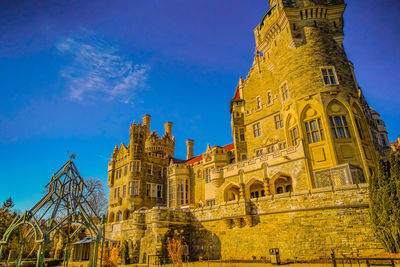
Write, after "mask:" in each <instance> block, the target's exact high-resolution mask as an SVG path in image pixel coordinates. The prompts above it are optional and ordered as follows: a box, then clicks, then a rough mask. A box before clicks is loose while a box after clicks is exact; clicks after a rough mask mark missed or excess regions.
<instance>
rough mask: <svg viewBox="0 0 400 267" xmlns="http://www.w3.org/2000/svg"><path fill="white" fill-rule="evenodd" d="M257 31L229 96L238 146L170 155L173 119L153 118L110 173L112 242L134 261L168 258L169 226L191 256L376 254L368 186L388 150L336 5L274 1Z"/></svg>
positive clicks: (331, 0)
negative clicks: (273, 251) (155, 124)
mask: <svg viewBox="0 0 400 267" xmlns="http://www.w3.org/2000/svg"><path fill="white" fill-rule="evenodd" d="M269 4H270V9H269V10H268V11H267V13H266V14H265V16H264V17H263V18H262V20H261V22H260V24H259V25H258V26H257V27H256V28H255V30H254V34H255V40H256V48H255V51H256V53H255V57H254V61H253V65H252V67H251V69H250V71H249V73H248V75H247V77H246V78H245V79H242V78H240V79H239V83H238V86H237V89H236V91H235V94H234V97H233V99H232V100H231V105H230V112H231V115H232V119H231V125H232V129H231V130H232V136H233V143H232V144H228V145H225V146H215V147H210V146H208V147H207V149H206V151H205V152H204V153H203V154H201V155H198V156H194V155H193V146H194V141H193V140H190V139H188V140H187V141H186V144H187V158H186V159H185V160H183V159H176V158H173V155H174V145H175V138H174V137H173V136H172V123H170V122H167V123H166V124H165V133H164V135H163V136H162V137H159V136H158V135H157V133H155V132H151V131H150V116H149V115H145V116H144V117H143V123H142V124H141V123H138V124H135V123H133V124H132V125H131V128H130V143H129V144H128V145H127V146H125V145H124V144H121V145H120V146H119V147H116V148H115V149H114V152H113V154H112V160H111V162H110V163H109V168H108V172H109V174H108V186H109V187H110V200H109V206H108V213H107V219H108V224H107V226H106V234H107V238H110V239H113V240H121V241H123V242H127V244H128V245H129V248H130V249H129V253H130V256H131V257H132V258H134V259H136V261H143V260H144V258H145V255H151V254H160V253H166V252H165V246H166V238H167V237H168V236H171V235H172V233H173V232H174V230H181V231H182V232H183V235H184V236H185V239H184V240H186V241H185V242H186V244H187V246H188V249H189V255H190V257H191V258H192V259H198V258H199V257H202V258H209V259H251V258H253V257H256V258H260V257H265V256H267V254H268V249H269V248H273V247H277V248H280V249H281V255H282V257H283V258H286V259H294V258H297V259H318V258H320V257H324V256H327V255H328V253H327V251H329V250H330V249H331V248H333V249H335V250H337V251H340V252H342V253H359V254H361V255H371V254H373V253H374V252H376V251H378V250H379V249H380V246H379V244H377V242H376V241H375V239H374V237H373V235H372V232H371V231H370V229H369V227H368V186H367V183H368V180H369V179H370V177H371V176H372V175H374V173H376V171H377V169H376V168H377V167H376V166H377V159H378V157H379V155H382V156H386V155H388V153H389V152H390V150H391V148H390V146H389V142H388V139H387V131H386V128H385V124H384V123H383V121H382V120H380V118H379V114H378V113H377V112H375V111H374V110H373V109H372V108H371V107H369V105H368V103H367V102H366V100H365V98H364V96H363V94H362V91H361V88H360V87H359V85H358V83H357V81H356V78H355V75H354V71H353V65H352V63H351V62H350V61H349V60H348V59H347V56H346V53H345V51H344V48H343V45H342V41H343V37H344V35H343V12H344V10H345V7H346V5H345V3H344V1H343V0H271V1H270V3H269Z"/></svg>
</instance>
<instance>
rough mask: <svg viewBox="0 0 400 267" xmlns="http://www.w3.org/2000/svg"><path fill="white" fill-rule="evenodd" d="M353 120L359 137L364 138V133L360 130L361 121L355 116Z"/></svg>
mask: <svg viewBox="0 0 400 267" xmlns="http://www.w3.org/2000/svg"><path fill="white" fill-rule="evenodd" d="M355 121H356V126H357V131H358V134H359V135H360V138H361V139H364V135H363V132H362V130H361V121H360V119H359V118H357V117H356V118H355Z"/></svg>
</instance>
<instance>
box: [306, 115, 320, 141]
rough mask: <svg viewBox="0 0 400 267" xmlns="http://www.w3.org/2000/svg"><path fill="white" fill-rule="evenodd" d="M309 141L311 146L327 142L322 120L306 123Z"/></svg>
mask: <svg viewBox="0 0 400 267" xmlns="http://www.w3.org/2000/svg"><path fill="white" fill-rule="evenodd" d="M305 126H306V133H307V140H308V143H309V144H312V143H317V142H320V141H323V140H325V134H324V129H323V127H322V122H321V119H319V118H318V119H314V120H310V121H307V122H305Z"/></svg>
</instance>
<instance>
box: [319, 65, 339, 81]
mask: <svg viewBox="0 0 400 267" xmlns="http://www.w3.org/2000/svg"><path fill="white" fill-rule="evenodd" d="M321 73H322V78H323V80H324V84H325V85H336V84H338V81H337V78H336V72H335V69H334V68H333V67H324V68H321Z"/></svg>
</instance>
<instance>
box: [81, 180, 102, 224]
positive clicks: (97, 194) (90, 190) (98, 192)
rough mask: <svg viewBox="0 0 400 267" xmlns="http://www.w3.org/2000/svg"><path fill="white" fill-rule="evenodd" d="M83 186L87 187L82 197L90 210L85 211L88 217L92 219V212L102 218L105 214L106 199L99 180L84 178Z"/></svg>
mask: <svg viewBox="0 0 400 267" xmlns="http://www.w3.org/2000/svg"><path fill="white" fill-rule="evenodd" d="M85 184H86V186H87V187H86V191H85V192H84V196H85V198H86V199H87V201H88V203H89V205H90V207H91V209H90V208H89V209H87V210H88V213H89V215H90V216H92V217H94V213H93V211H94V212H95V213H96V214H97V215H98V216H100V217H102V216H103V215H104V214H105V213H106V212H107V198H106V193H105V189H104V185H103V183H102V182H101V180H100V179H96V178H86V179H85ZM92 210H93V211H92Z"/></svg>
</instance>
